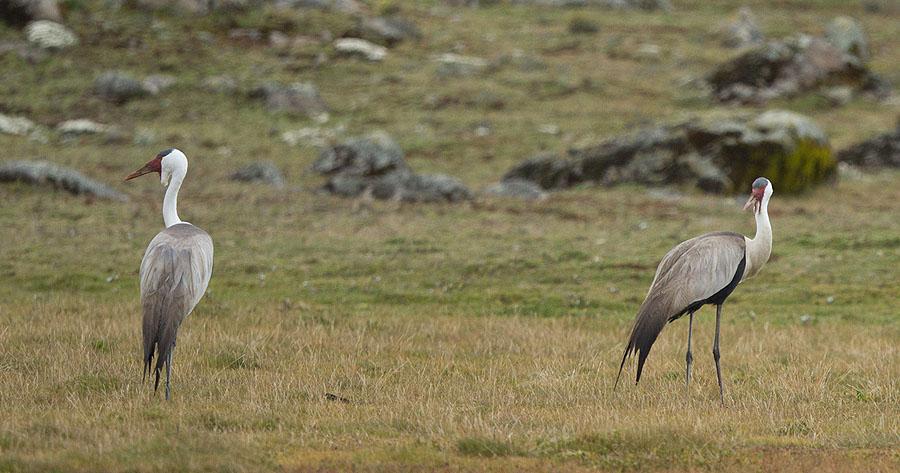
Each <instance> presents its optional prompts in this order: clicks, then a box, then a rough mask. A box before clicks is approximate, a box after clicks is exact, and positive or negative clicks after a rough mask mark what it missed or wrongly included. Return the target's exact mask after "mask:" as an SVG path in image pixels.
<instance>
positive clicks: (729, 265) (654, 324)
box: [616, 177, 772, 404]
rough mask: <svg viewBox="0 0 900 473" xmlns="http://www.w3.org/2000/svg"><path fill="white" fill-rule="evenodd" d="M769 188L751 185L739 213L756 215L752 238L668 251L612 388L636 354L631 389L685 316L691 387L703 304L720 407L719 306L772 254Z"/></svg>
mask: <svg viewBox="0 0 900 473" xmlns="http://www.w3.org/2000/svg"><path fill="white" fill-rule="evenodd" d="M770 197H772V183H771V182H769V180H768V179H766V178H764V177H760V178H757V179H756V180H755V181H753V188H752V192H751V195H750V200H748V201H747V205H745V206H744V209H745V210H746V209H749V208H752V209H753V212H754V214H755V215H756V236H755V237H753V239H750V238H747V237H745V236H743V235H741V234H739V233H733V232H713V233H707V234H705V235H701V236H698V237H696V238H692V239H690V240H687V241H685V242H682V243H681V244H679V245H678V246H676V247H675V248H672V250H670V251H669V252H668V253H666V256H664V257H663V259H662V261H661V262H660V263H659V267H657V268H656V276H655V277H654V278H653V283H651V284H650V291H649V292H648V293H647V297H646V298H645V299H644V302H643V303H642V304H641V308H640V309H639V310H638V313H637V317H636V318H635V320H634V326H633V328H632V329H631V337H630V338H629V339H628V345H626V347H625V354H624V355H623V356H622V364H621V365H619V374H618V375H617V376H616V386H618V384H619V376H621V375H622V367H623V366H625V360H627V359H628V356H629V355H630V354H632V353H634V352H637V353H638V366H637V376H636V377H635V384H637V383H638V382H640V380H641V371H642V370H643V369H644V362H645V361H646V360H647V355H649V354H650V348H651V347H652V346H653V342H655V341H656V337H657V336H659V333H660V332H661V331H662V329H663V327H664V326H665V325H666V323H667V322H672V321H673V320H675V319H677V318H679V317H681V316H682V315H684V314H688V339H687V355H686V357H685V359H686V363H687V368H686V373H685V378H686V379H685V383H686V384H690V382H691V364H692V363H693V360H694V358H693V356H692V355H691V331H692V330H693V325H694V312H696V311H697V310H699V309H700V307H702V306H704V305H706V304H715V306H716V337H715V340H714V342H713V359H714V360H715V361H716V377H717V378H718V381H719V399H720V400H721V401H722V403H723V404H724V402H725V396H724V390H723V389H722V370H721V368H720V366H719V327H720V322H721V319H722V304H724V303H725V299H726V298H728V296H729V295H730V294H731V292H732V291H734V289H735V287H737V285H738V284H739V283H740V282H741V281H743V280H745V279H747V278H750V277H752V276H755V275H756V274H757V273H758V272H759V270H760V269H762V267H763V265H764V264H766V261H768V260H769V255H770V254H771V253H772V225H771V224H770V223H769V213H768V212H769V198H770Z"/></svg>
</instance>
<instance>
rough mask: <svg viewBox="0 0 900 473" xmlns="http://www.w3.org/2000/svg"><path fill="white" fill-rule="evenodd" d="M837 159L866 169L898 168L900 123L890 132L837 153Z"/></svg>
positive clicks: (899, 161) (899, 162)
mask: <svg viewBox="0 0 900 473" xmlns="http://www.w3.org/2000/svg"><path fill="white" fill-rule="evenodd" d="M837 159H838V161H840V162H842V163H849V164H853V165H854V166H861V167H868V168H883V167H892V168H896V167H900V122H898V123H897V127H896V128H895V129H894V131H892V132H888V133H882V134H880V135H878V136H875V137H873V138H870V139H868V140H865V141H863V142H860V143H856V144H854V145H852V146H850V147H849V148H846V149H843V150H841V151H838V153H837Z"/></svg>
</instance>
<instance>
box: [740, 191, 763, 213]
mask: <svg viewBox="0 0 900 473" xmlns="http://www.w3.org/2000/svg"><path fill="white" fill-rule="evenodd" d="M765 193H766V187H765V186H761V187H754V188H753V190H752V191H750V199H749V200H747V203H746V204H744V210H747V209H749V208H752V209H753V213H758V212H759V207H760V205H762V200H763V196H764V195H765Z"/></svg>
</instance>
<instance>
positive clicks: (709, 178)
mask: <svg viewBox="0 0 900 473" xmlns="http://www.w3.org/2000/svg"><path fill="white" fill-rule="evenodd" d="M835 170H836V161H835V159H834V157H833V156H832V152H831V148H830V146H829V143H828V138H827V136H826V135H825V133H824V132H823V131H822V130H821V129H820V128H819V127H818V126H817V125H816V124H815V123H813V122H812V121H811V120H810V119H808V118H806V117H804V116H802V115H798V114H795V113H792V112H786V111H779V110H773V111H768V112H765V113H762V114H760V115H758V116H749V115H729V116H714V115H710V116H707V117H701V118H694V119H690V120H686V121H683V122H680V123H675V124H672V125H663V126H655V127H649V128H644V129H641V130H638V131H636V132H634V133H632V134H629V135H627V136H622V137H616V138H613V139H610V140H608V141H605V142H603V143H600V144H597V145H594V146H588V147H585V148H579V149H572V150H570V151H569V152H568V156H566V157H561V156H557V155H552V154H541V155H537V156H535V157H533V158H530V159H528V160H526V161H524V162H522V163H521V164H519V165H517V166H515V167H513V168H512V169H510V170H509V171H508V172H507V173H506V174H505V175H504V177H503V180H504V181H509V180H518V179H521V180H527V181H531V182H534V183H536V184H538V185H539V186H540V187H541V188H543V189H548V190H556V189H565V188H568V187H572V186H575V185H578V184H581V183H585V182H589V183H599V184H603V185H613V184H619V183H628V182H630V183H638V184H645V185H651V186H659V185H670V184H680V185H694V186H696V187H698V188H700V189H702V190H704V191H706V192H716V193H720V192H724V193H728V192H735V191H739V190H743V189H744V188H745V187H746V185H747V184H748V183H749V182H752V181H753V179H754V178H756V177H757V176H760V175H765V176H767V177H769V178H770V179H772V181H773V182H775V183H776V185H777V186H778V190H779V192H786V193H791V192H799V191H803V190H805V189H808V188H810V187H812V186H814V185H816V184H819V183H822V182H825V181H827V180H829V179H831V178H832V177H833V176H834V175H835Z"/></svg>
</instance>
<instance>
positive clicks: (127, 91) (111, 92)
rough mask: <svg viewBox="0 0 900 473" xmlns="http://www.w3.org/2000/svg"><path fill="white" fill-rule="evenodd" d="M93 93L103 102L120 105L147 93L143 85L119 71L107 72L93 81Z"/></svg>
mask: <svg viewBox="0 0 900 473" xmlns="http://www.w3.org/2000/svg"><path fill="white" fill-rule="evenodd" d="M94 93H95V94H97V95H98V96H99V97H100V98H102V99H104V100H107V101H109V102H114V103H118V104H121V103H125V102H127V101H129V100H132V99H135V98H138V97H143V96H145V95H147V93H148V92H147V90H146V89H144V85H143V84H141V83H140V82H139V81H138V80H137V79H135V78H134V77H132V76H131V75H129V74H126V73H124V72H119V71H107V72H104V73H103V74H100V75H99V76H98V77H97V79H96V80H94Z"/></svg>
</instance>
